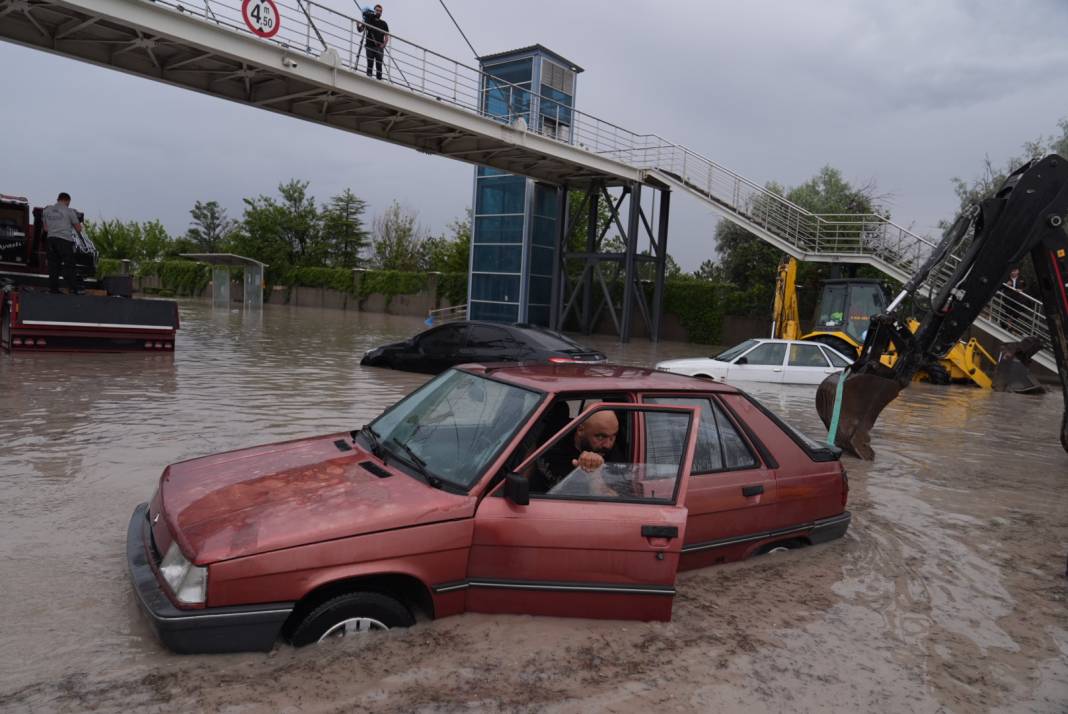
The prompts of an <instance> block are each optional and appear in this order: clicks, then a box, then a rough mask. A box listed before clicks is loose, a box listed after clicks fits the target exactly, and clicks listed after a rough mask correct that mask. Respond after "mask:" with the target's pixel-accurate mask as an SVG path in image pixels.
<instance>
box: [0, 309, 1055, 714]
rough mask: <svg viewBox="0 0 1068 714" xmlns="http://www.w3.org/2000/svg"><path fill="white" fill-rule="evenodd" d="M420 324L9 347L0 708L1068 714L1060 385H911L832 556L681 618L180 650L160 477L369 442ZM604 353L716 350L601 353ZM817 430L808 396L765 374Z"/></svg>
mask: <svg viewBox="0 0 1068 714" xmlns="http://www.w3.org/2000/svg"><path fill="white" fill-rule="evenodd" d="M421 328H422V324H421V323H420V321H418V320H416V319H411V318H398V317H393V316H385V315H373V314H361V313H352V312H335V311H329V310H322V311H320V310H315V309H310V308H275V307H268V309H267V310H266V311H265V313H264V314H263V315H262V316H259V317H249V316H243V315H241V314H240V313H239V312H213V311H212V309H211V307H210V306H209V305H207V304H204V303H198V302H185V303H182V330H181V332H180V333H179V340H178V349H177V352H176V354H175V355H173V357H172V356H163V355H142V354H129V355H58V354H55V355H29V356H26V355H18V356H9V355H3V354H0V407H2V410H0V514H2V515H0V628H2V637H0V711H5V712H7V711H71V712H80V711H86V710H93V711H129V710H143V711H163V712H171V711H213V712H214V711H220V712H259V711H306V712H335V711H337V712H348V711H363V710H372V711H398V712H408V711H468V710H504V711H543V710H546V711H560V712H583V711H591V710H605V711H615V712H638V711H642V712H645V711H650V710H653V709H657V710H661V711H695V710H697V711H701V710H704V711H712V710H717V711H749V712H765V711H766V712H778V711H784V710H789V711H796V712H808V711H813V712H815V711H842V712H847V711H848V712H854V711H887V712H891V711H892V712H900V711H909V712H913V713H919V712H940V711H951V712H975V711H998V712H1001V711H1004V712H1010V711H1011V712H1016V711H1028V712H1031V711H1034V712H1065V711H1068V581H1066V579H1065V577H1064V569H1065V556H1066V554H1068V455H1066V454H1065V453H1064V452H1063V451H1062V450H1061V447H1060V445H1059V443H1058V442H1057V436H1056V433H1057V427H1058V425H1059V424H1060V415H1061V402H1060V396H1059V394H1056V393H1052V394H1049V395H1046V396H1044V397H1023V396H1015V395H1005V394H993V393H983V392H980V391H978V390H973V389H968V388H963V387H962V388H951V389H946V388H938V387H929V386H926V385H917V386H915V387H913V388H910V389H908V390H906V391H905V392H903V393H902V395H901V397H900V398H899V399H898V400H897V401H896V402H894V403H893V404H892V405H891V406H890V407H889V408H888V409H887V411H886V412H885V413H884V414H883V417H882V418H881V420H880V422H879V424H878V426H877V427H876V430H875V433H874V434H873V440H872V441H873V446H874V447H875V450H876V452H877V454H878V458H877V460H876V461H875V462H874V463H864V462H860V461H857V460H854V459H849V460H848V461H847V468H848V469H849V472H850V482H851V486H852V491H851V494H850V505H849V508H850V510H851V511H852V512H853V524H852V527H851V528H850V531H849V533H848V534H847V535H846V537H845V538H844V539H842V540H839V541H836V542H833V543H830V544H827V545H823V546H817V547H813V548H807V549H803V550H799V551H791V552H789V553H787V554H782V555H773V556H766V557H761V558H756V559H752V560H750V561H747V562H745V563H740V564H734V565H726V566H719V567H716V568H710V569H705V570H700V571H695V572H690V573H685V574H683V575H681V576H680V578H679V584H678V591H679V595H678V597H677V598H676V603H675V616H674V619H673V621H672V622H671V623H659V624H645V623H619V622H604V621H587V620H560V619H553V618H527V617H507V616H484V615H464V616H460V617H455V618H449V619H444V620H440V621H437V622H432V623H421V624H419V625H416V626H415V627H413V628H411V629H410V630H407V631H396V632H391V633H387V634H385V635H383V636H381V637H375V638H373V639H371V640H369V641H365V642H359V641H353V640H349V641H341V642H338V643H336V644H328V645H323V646H319V647H313V648H306V649H303V650H299V651H298V650H294V649H292V648H290V647H288V646H282V645H280V646H278V647H276V648H275V650H274V651H273V652H271V653H269V654H242V655H219V656H185V657H182V656H175V655H171V654H169V653H167V652H166V651H165V650H163V649H162V648H161V647H160V645H159V644H158V643H157V641H156V640H155V638H154V637H153V636H152V634H151V632H150V631H149V629H148V627H147V626H146V625H145V623H144V621H143V618H142V616H141V615H140V613H139V612H138V610H137V606H136V603H135V602H134V595H133V593H132V591H131V589H130V586H129V583H128V578H127V574H126V569H125V559H124V542H125V534H126V524H127V522H128V520H129V516H130V513H131V512H132V510H133V508H134V507H135V506H136V505H137V504H138V503H140V502H142V501H144V500H146V499H147V498H148V497H149V496H150V495H151V493H152V491H153V490H154V488H155V484H156V481H157V479H158V477H159V474H160V471H161V470H162V469H163V467H164V466H165V465H166V464H168V463H171V462H173V461H178V460H181V459H185V458H189V457H192V456H197V455H201V454H206V453H211V452H215V451H221V450H226V449H232V448H237V447H240V446H247V445H252V444H257V443H264V442H270V441H277V440H281V439H286V438H291V437H297V436H304V435H312V434H318V433H327V432H332V431H340V430H344V429H351V428H356V427H358V426H360V425H362V424H363V423H365V422H366V421H368V420H370V419H371V418H373V417H374V416H375V415H377V414H378V413H379V412H380V411H381V410H382V409H383V408H384V407H385V406H387V405H389V404H390V403H392V402H393V401H395V400H396V399H397V398H399V397H400V396H402V395H403V394H405V393H407V392H408V391H410V390H411V389H412V388H413V387H415V386H417V385H419V384H421V383H422V382H423V381H424V380H425V379H426V377H424V376H422V375H415V374H406V373H402V372H392V371H388V370H380V369H364V368H361V367H360V366H359V360H360V357H361V356H362V354H363V352H364V351H365V350H366V349H369V348H370V347H372V346H375V345H378V344H381V343H382V342H386V341H391V340H394V339H399V338H402V337H407V336H409V335H410V334H412V333H414V332H416V331H418V330H419V329H421ZM593 344H595V345H596V346H599V347H600V348H602V349H604V350H605V351H606V352H608V353H609V354H610V355H611V356H612V357H613V359H614V360H616V361H622V362H626V363H630V364H651V363H652V362H654V361H656V360H658V359H667V358H671V357H683V356H694V355H703V354H706V353H710V352H711V351H712V350H710V348H707V347H702V346H697V345H681V344H672V343H665V344H662V345H659V346H652V345H649V344H647V343H644V342H636V343H635V344H633V345H629V346H627V347H626V348H625V349H623V348H621V347H620V346H619V345H618V344H615V343H614V342H612V341H610V340H603V339H602V340H594V341H593ZM750 391H752V392H753V393H754V394H755V395H756V396H758V397H759V398H761V399H762V400H763V401H764V402H765V403H766V404H767V405H768V406H769V407H771V408H772V409H774V410H775V411H777V412H778V413H779V414H780V415H782V416H783V417H784V418H786V419H787V420H788V421H790V422H792V423H794V424H795V425H797V426H799V427H800V428H801V429H802V430H803V431H806V432H807V433H809V434H810V435H812V436H816V437H819V436H821V431H822V428H821V426H820V424H819V421H818V418H817V416H816V412H815V407H814V388H812V387H800V386H796V387H795V386H786V387H781V388H772V387H770V386H760V385H751V387H750Z"/></svg>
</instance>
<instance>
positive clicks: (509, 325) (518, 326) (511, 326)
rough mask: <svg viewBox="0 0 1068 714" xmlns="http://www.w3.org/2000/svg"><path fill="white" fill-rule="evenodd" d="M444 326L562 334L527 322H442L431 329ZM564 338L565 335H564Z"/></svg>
mask: <svg viewBox="0 0 1068 714" xmlns="http://www.w3.org/2000/svg"><path fill="white" fill-rule="evenodd" d="M445 325H464V326H475V325H478V326H485V327H501V328H504V329H505V330H519V331H524V330H530V331H532V332H544V333H548V334H550V335H560V334H562V333H560V332H557V331H555V330H550V329H549V328H547V327H542V326H541V325H533V324H531V323H529V322H514V323H513V322H491V321H490V320H452V321H450V322H443V323H441V324H438V325H434V326H433V327H443V326H445ZM565 337H566V335H565Z"/></svg>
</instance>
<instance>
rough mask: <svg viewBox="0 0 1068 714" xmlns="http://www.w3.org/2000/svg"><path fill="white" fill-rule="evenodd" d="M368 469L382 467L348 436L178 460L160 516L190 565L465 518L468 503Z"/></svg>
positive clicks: (166, 481)
mask: <svg viewBox="0 0 1068 714" xmlns="http://www.w3.org/2000/svg"><path fill="white" fill-rule="evenodd" d="M339 443H340V444H343V445H344V446H341V447H339V445H338V444H339ZM345 446H347V447H348V450H342V449H343V448H344V447H345ZM368 462H370V465H371V466H372V467H374V466H378V467H381V466H382V462H381V461H379V460H378V459H377V458H375V457H374V456H372V455H371V454H369V453H367V452H366V451H364V450H363V449H362V448H361V447H360V446H359V445H357V444H354V443H353V441H352V438H351V436H350V435H349V434H348V433H341V434H330V435H327V436H321V437H315V438H311V439H300V440H297V441H289V442H283V443H278V444H269V445H266V446H257V447H254V448H250V449H242V450H240V451H230V452H227V453H222V454H214V455H212V456H205V457H203V458H199V459H192V460H190V461H183V462H180V463H177V464H172V465H170V466H168V467H167V468H166V470H164V472H163V476H162V477H161V479H160V495H161V496H162V510H163V512H164V515H165V517H166V523H167V526H168V528H169V530H170V532H171V534H172V536H173V537H174V538H175V539H176V540H177V541H178V545H179V546H180V547H181V549H182V552H183V553H185V554H186V556H187V557H188V558H190V559H191V560H193V562H195V563H196V564H198V565H206V564H208V563H213V562H218V561H220V560H227V559H230V558H239V557H242V556H247V555H254V554H256V553H264V552H267V551H272V550H278V549H281V548H291V547H294V546H298V545H303V544H306V543H315V542H319V541H325V540H332V539H335V538H344V537H348V536H354V535H361V534H364V533H372V532H375V531H383V530H389V529H393V528H400V527H405V526H412V525H419V524H425V523H433V522H436V521H443V520H452V519H456V518H464V517H470V516H471V515H472V514H473V513H474V504H475V499H474V497H471V496H466V495H456V494H451V493H447V492H445V491H440V490H438V489H435V488H431V487H430V486H428V485H427V484H425V483H423V482H422V481H419V480H416V479H415V478H413V477H411V476H409V475H407V474H405V473H403V472H400V471H397V470H394V469H391V468H390V469H387V471H388V472H389V473H390V474H391V475H390V476H388V477H386V478H380V477H379V476H376V475H375V474H374V473H372V472H371V471H368V470H367V469H366V468H365V467H364V466H361V463H362V464H364V465H367V464H368ZM380 471H381V469H380Z"/></svg>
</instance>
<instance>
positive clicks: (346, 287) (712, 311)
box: [98, 260, 768, 344]
mask: <svg viewBox="0 0 1068 714" xmlns="http://www.w3.org/2000/svg"><path fill="white" fill-rule="evenodd" d="M120 269H121V263H120V261H112V260H101V261H100V267H99V270H98V272H99V273H100V274H102V275H105V274H113V273H118V272H120ZM231 272H232V273H233V274H234V275H235V277H236V276H239V275H240V272H241V271H240V269H239V268H238V269H235V270H232V271H231ZM137 274H138V275H139V276H142V277H144V276H148V275H155V276H158V277H159V279H160V286H161V289H162V290H163V291H166V292H169V293H173V294H175V295H200V294H201V293H202V292H203V291H204V290H205V289H206V288H207V286H208V282H209V281H210V280H211V267H210V266H208V265H205V264H204V263H196V262H192V261H188V260H165V261H159V262H152V263H145V264H143V265H141V267H140V268H139V269H138V271H137ZM428 282H429V280H428V276H427V275H426V274H425V273H408V272H401V271H396V270H367V271H364V272H363V273H362V274H361V278H360V281H359V289H357V286H356V281H355V280H354V279H353V274H352V271H351V270H350V269H348V268H295V269H293V270H291V271H289V272H288V273H286V274H285V275H284V276H283V279H282V281H281V284H283V285H287V286H291V287H296V286H300V287H311V288H330V289H332V290H337V291H340V292H344V293H348V294H350V295H354V296H355V297H357V298H359V299H360V300H363V299H365V298H367V297H368V296H369V295H372V294H376V293H377V294H381V295H385V296H386V297H387V298H393V297H394V296H397V295H411V294H413V293H418V292H421V291H423V290H426V289H427V286H428ZM648 290H649V292H650V294H649V296H648V297H649V299H652V294H651V292H652V286H648ZM766 293H767V288H766V287H765V286H751V288H750V289H747V290H743V289H740V288H736V287H734V286H732V285H727V284H721V283H711V282H708V281H706V280H697V279H693V278H677V279H674V280H669V281H667V282H666V283H665V285H664V312H665V313H667V314H672V315H675V316H677V317H678V318H679V322H680V323H681V324H682V326H683V327H684V328H685V329H686V333H687V334H688V335H689V339H690V341H691V342H699V343H705V344H716V343H717V342H718V341H719V339H720V336H721V334H722V331H723V321H724V318H725V317H726V316H727V315H749V314H755V313H757V312H760V311H761V310H766V309H767V304H768V303H767V299H766ZM438 295H439V296H440V297H441V298H444V299H445V300H448V301H449V303H450V304H452V305H458V304H462V303H463V302H465V301H466V300H467V274H466V273H442V274H441V275H439V276H438Z"/></svg>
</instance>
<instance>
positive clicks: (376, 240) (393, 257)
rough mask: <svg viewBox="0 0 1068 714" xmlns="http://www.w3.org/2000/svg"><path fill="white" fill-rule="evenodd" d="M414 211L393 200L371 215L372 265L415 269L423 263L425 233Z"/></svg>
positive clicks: (421, 267)
mask: <svg viewBox="0 0 1068 714" xmlns="http://www.w3.org/2000/svg"><path fill="white" fill-rule="evenodd" d="M417 218H418V214H416V212H415V211H413V210H411V209H409V208H403V207H401V205H400V204H399V203H397V202H396V201H394V202H393V204H392V205H390V207H389V208H387V209H386V210H385V212H384V213H383V214H382V215H380V216H378V217H377V218H375V220H374V230H373V238H372V251H373V262H374V266H375V267H376V268H378V269H380V270H406V271H418V270H423V269H425V266H426V248H427V246H426V240H425V233H424V231H423V229H422V228H421V227H419V226H418V225H417V224H416V220H417Z"/></svg>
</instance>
